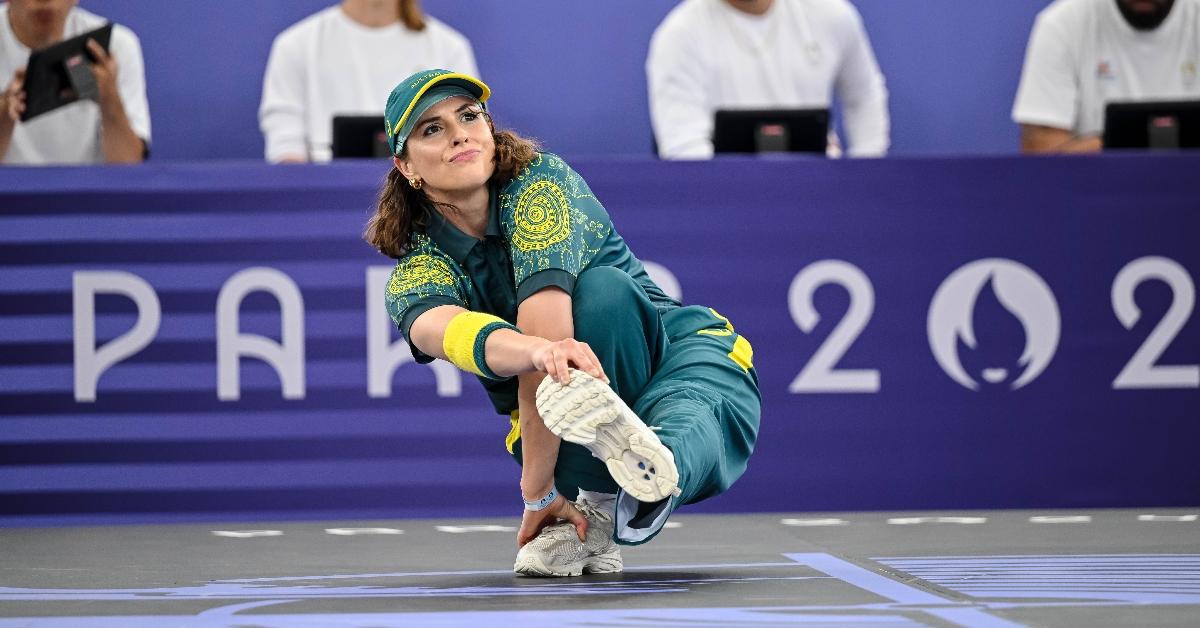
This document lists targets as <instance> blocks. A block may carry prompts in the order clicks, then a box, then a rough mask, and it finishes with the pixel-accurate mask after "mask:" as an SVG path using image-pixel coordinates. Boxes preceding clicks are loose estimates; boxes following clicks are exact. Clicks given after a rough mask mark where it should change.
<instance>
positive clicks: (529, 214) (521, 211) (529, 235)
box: [512, 181, 571, 252]
mask: <svg viewBox="0 0 1200 628" xmlns="http://www.w3.org/2000/svg"><path fill="white" fill-rule="evenodd" d="M513 220H514V222H515V223H516V229H515V230H514V231H513V234H512V243H513V246H515V247H517V248H518V249H521V250H522V251H525V252H529V251H540V250H542V249H544V248H546V247H548V246H551V245H554V244H558V243H559V242H562V241H563V240H566V239H567V236H568V235H570V234H571V205H570V203H568V202H567V197H566V195H565V194H563V191H562V189H561V188H559V187H558V185H556V184H555V183H554V181H538V182H536V183H534V184H533V185H531V186H529V187H528V188H527V189H526V190H525V191H524V192H522V193H521V197H520V198H519V199H517V209H516V211H515V212H514V214H513Z"/></svg>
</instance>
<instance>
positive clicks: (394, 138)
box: [383, 70, 492, 155]
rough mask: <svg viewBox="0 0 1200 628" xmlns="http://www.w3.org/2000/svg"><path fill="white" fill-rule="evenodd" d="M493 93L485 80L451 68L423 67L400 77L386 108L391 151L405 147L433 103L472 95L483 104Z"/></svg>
mask: <svg viewBox="0 0 1200 628" xmlns="http://www.w3.org/2000/svg"><path fill="white" fill-rule="evenodd" d="M435 88H436V89H435ZM491 95H492V90H491V89H490V88H488V86H487V85H486V84H484V82H483V81H481V80H479V79H477V78H475V77H473V76H470V75H467V74H461V73H458V72H451V71H449V70H423V71H421V72H417V73H416V74H413V75H412V76H410V77H408V78H406V79H404V80H403V81H400V84H399V85H397V86H396V87H395V88H394V89H393V90H392V93H391V94H389V95H388V99H387V107H385V108H384V112H383V123H384V124H385V125H386V126H387V136H388V146H389V147H391V149H392V154H393V155H399V154H400V152H401V151H403V150H404V141H405V140H406V139H408V134H409V133H412V128H413V125H415V124H416V122H417V120H418V119H419V118H420V117H421V114H423V113H425V111H426V110H427V109H429V108H430V107H432V106H434V105H436V104H437V103H439V102H441V101H443V100H445V99H447V98H450V97H451V96H470V97H472V98H474V99H476V100H478V101H479V103H480V104H483V103H485V102H487V99H488V97H489V96H491Z"/></svg>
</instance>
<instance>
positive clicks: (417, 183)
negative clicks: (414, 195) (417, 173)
mask: <svg viewBox="0 0 1200 628" xmlns="http://www.w3.org/2000/svg"><path fill="white" fill-rule="evenodd" d="M408 184H409V185H411V186H412V189H414V190H419V189H421V186H422V185H424V184H425V182H424V181H422V180H421V177H413V178H411V179H409V180H408Z"/></svg>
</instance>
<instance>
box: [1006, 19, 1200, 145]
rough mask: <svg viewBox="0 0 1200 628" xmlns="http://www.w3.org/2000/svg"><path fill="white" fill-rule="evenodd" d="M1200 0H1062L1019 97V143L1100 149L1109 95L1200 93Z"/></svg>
mask: <svg viewBox="0 0 1200 628" xmlns="http://www.w3.org/2000/svg"><path fill="white" fill-rule="evenodd" d="M1198 68H1200V0H1056V1H1055V2H1054V3H1052V4H1051V5H1050V6H1048V7H1046V8H1045V9H1044V10H1043V11H1042V12H1041V13H1039V14H1038V17H1037V21H1036V23H1035V24H1034V26H1033V32H1032V34H1031V35H1030V37H1029V48H1028V50H1027V51H1026V53H1025V69H1024V71H1023V72H1022V75H1021V85H1020V88H1019V89H1018V90H1017V98H1016V102H1015V103H1014V105H1013V112H1012V117H1013V121H1014V122H1016V123H1018V124H1020V125H1021V150H1022V151H1024V152H1030V153H1046V152H1096V151H1099V150H1101V149H1102V148H1103V146H1102V140H1101V136H1102V135H1103V133H1104V110H1105V107H1106V106H1107V105H1108V104H1109V103H1111V102H1120V101H1153V100H1200V76H1198V75H1197V73H1198Z"/></svg>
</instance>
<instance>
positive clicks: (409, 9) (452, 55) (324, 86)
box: [258, 0, 478, 163]
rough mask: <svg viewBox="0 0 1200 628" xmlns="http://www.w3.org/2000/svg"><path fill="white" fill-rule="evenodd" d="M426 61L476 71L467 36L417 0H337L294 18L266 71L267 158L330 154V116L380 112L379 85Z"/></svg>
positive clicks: (262, 118)
mask: <svg viewBox="0 0 1200 628" xmlns="http://www.w3.org/2000/svg"><path fill="white" fill-rule="evenodd" d="M428 67H443V68H448V69H450V70H453V71H455V72H463V73H466V74H470V75H472V76H474V75H477V74H478V71H477V70H476V68H475V54H474V53H473V52H472V51H471V44H470V42H468V41H467V39H466V38H465V37H463V36H462V35H461V34H459V33H458V31H456V30H454V29H452V28H450V27H449V26H447V25H446V24H444V23H442V22H441V21H439V20H436V19H434V18H433V17H431V16H429V15H426V14H425V13H424V12H423V11H422V10H421V5H420V4H419V3H418V2H417V0H342V2H341V3H340V4H339V5H337V6H332V7H329V8H326V9H324V10H322V11H320V12H318V13H314V14H313V15H310V16H308V17H306V18H304V19H303V20H301V21H299V22H297V23H296V24H294V25H292V26H291V27H289V28H288V29H287V30H285V31H283V32H282V33H280V34H279V36H278V37H276V38H275V43H274V44H273V45H272V46H271V56H270V58H269V59H268V61H267V71H266V75H265V76H264V77H263V92H262V104H261V105H259V108H258V122H259V128H261V129H262V132H263V138H264V139H265V140H266V158H267V161H269V162H271V163H280V162H293V163H298V162H308V161H313V162H327V161H329V160H330V159H331V158H332V157H333V151H332V144H333V118H334V116H338V115H362V114H372V115H378V114H380V111H379V103H381V102H383V101H384V99H385V98H387V95H388V92H387V89H388V87H382V86H391V85H395V84H396V81H399V80H400V79H402V78H404V77H406V76H408V75H409V74H412V73H413V72H416V71H417V70H420V69H423V68H428ZM381 90H382V91H381Z"/></svg>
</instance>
